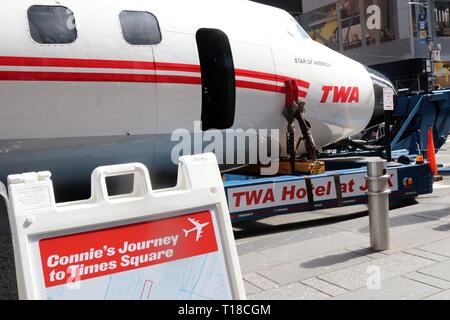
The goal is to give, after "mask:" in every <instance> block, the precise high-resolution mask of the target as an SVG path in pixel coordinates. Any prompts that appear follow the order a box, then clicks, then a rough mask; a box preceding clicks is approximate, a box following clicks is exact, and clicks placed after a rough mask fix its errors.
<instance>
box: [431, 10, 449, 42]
mask: <svg viewBox="0 0 450 320" xmlns="http://www.w3.org/2000/svg"><path fill="white" fill-rule="evenodd" d="M434 18H435V21H436V35H437V36H438V37H450V1H436V2H435V4H434Z"/></svg>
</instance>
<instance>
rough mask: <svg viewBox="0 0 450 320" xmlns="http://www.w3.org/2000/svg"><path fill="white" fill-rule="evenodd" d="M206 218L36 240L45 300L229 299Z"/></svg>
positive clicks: (222, 266)
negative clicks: (46, 298)
mask: <svg viewBox="0 0 450 320" xmlns="http://www.w3.org/2000/svg"><path fill="white" fill-rule="evenodd" d="M215 226H216V222H215V217H214V216H213V215H212V214H211V213H210V212H201V213H196V214H189V215H185V216H181V217H176V218H170V219H164V220H158V221H153V222H146V223H141V224H136V225H129V226H124V227H118V228H112V229H106V230H100V231H95V232H89V233H83V234H76V235H70V236H65V237H60V238H53V239H46V240H41V241H40V243H39V247H40V252H41V262H42V270H43V277H44V283H45V286H46V293H47V297H48V299H106V300H109V299H114V300H116V299H120V300H131V299H132V300H157V299H183V300H185V299H187V300H189V299H195V300H199V299H208V300H212V299H231V298H232V295H231V289H230V287H229V283H228V275H227V270H226V266H225V261H224V257H223V254H222V252H221V243H220V241H219V239H220V237H219V236H218V234H217V232H216V230H217V228H215Z"/></svg>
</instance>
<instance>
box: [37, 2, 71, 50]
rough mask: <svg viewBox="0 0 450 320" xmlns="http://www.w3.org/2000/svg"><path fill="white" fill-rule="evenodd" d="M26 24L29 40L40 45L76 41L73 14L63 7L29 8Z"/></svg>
mask: <svg viewBox="0 0 450 320" xmlns="http://www.w3.org/2000/svg"><path fill="white" fill-rule="evenodd" d="M28 24H29V26H30V34H31V38H33V40H34V41H36V42H37V43H40V44H69V43H72V42H74V41H75V40H76V39H77V28H76V25H75V17H74V14H73V12H72V11H71V10H70V9H68V8H66V7H63V6H31V7H30V8H29V9H28Z"/></svg>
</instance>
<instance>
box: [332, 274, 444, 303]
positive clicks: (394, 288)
mask: <svg viewBox="0 0 450 320" xmlns="http://www.w3.org/2000/svg"><path fill="white" fill-rule="evenodd" d="M439 291H440V289H438V288H435V287H432V286H428V285H426V284H423V283H420V282H416V281H413V280H410V279H406V278H403V277H397V278H393V279H388V280H384V281H382V283H381V289H380V290H377V289H374V290H370V289H367V288H364V289H360V290H356V291H353V292H349V293H346V294H343V295H340V296H338V297H336V298H335V299H338V300H419V299H423V298H425V297H428V296H430V295H432V294H435V293H437V292H439Z"/></svg>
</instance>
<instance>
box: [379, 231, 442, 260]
mask: <svg viewBox="0 0 450 320" xmlns="http://www.w3.org/2000/svg"><path fill="white" fill-rule="evenodd" d="M448 236H449V235H448V234H447V233H445V232H439V231H435V230H433V229H430V228H420V229H416V230H410V231H406V232H402V233H395V234H392V235H391V239H390V242H391V249H390V250H387V251H384V252H383V253H385V254H393V253H398V252H401V251H404V250H408V249H412V248H416V247H420V246H423V245H426V244H428V243H430V242H434V241H438V240H442V239H445V238H447V237H448Z"/></svg>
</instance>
